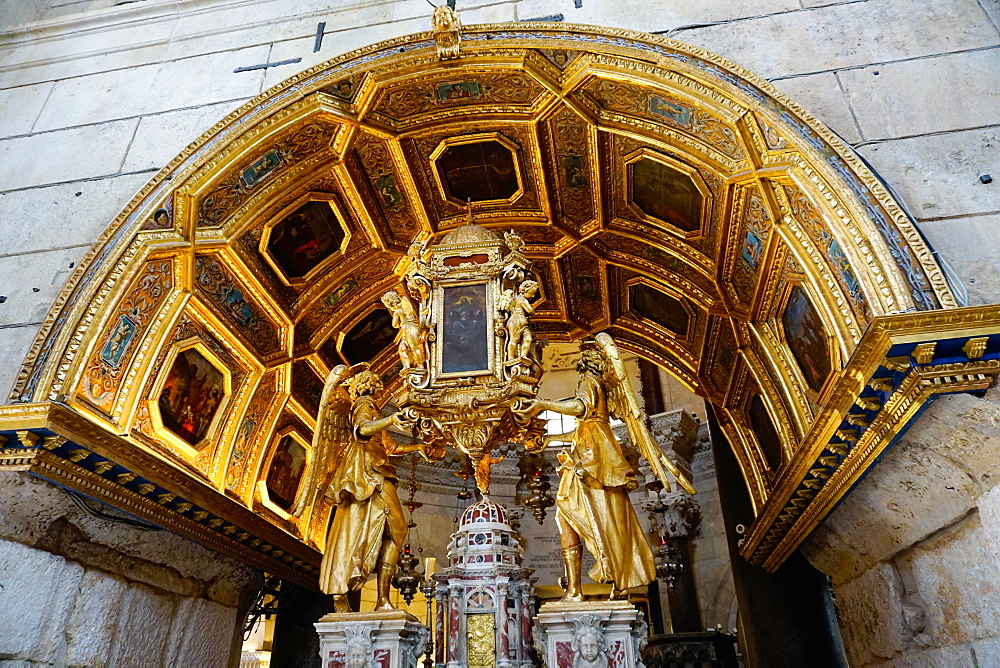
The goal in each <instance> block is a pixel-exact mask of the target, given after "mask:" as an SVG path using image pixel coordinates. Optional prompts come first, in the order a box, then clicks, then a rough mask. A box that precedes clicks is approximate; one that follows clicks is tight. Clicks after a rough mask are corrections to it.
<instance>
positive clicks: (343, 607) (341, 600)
mask: <svg viewBox="0 0 1000 668" xmlns="http://www.w3.org/2000/svg"><path fill="white" fill-rule="evenodd" d="M333 610H334V612H350V611H351V604H350V603H348V602H347V596H334V597H333Z"/></svg>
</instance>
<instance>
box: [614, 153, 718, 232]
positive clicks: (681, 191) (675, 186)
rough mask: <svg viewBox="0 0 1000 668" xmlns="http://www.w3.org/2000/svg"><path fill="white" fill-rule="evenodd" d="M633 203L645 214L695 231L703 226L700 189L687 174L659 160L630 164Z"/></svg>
mask: <svg viewBox="0 0 1000 668" xmlns="http://www.w3.org/2000/svg"><path fill="white" fill-rule="evenodd" d="M630 169H631V171H632V202H633V203H634V204H635V205H636V206H638V207H639V208H640V209H641V210H642V211H643V212H644V213H645V214H646V215H649V216H652V217H654V218H658V219H660V220H662V221H664V222H667V223H670V224H671V225H674V226H675V227H679V228H680V229H682V230H684V231H685V232H694V231H696V230H698V229H699V228H700V227H701V208H702V196H701V191H699V190H698V187H697V186H696V185H695V184H694V181H692V180H691V177H690V176H688V175H687V174H682V173H681V172H679V171H677V170H676V169H672V168H671V167H668V166H667V165H665V164H663V163H662V162H659V161H657V160H652V159H650V158H643V159H642V160H639V161H638V162H636V163H633V164H632V165H630Z"/></svg>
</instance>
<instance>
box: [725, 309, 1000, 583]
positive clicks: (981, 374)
mask: <svg viewBox="0 0 1000 668" xmlns="http://www.w3.org/2000/svg"><path fill="white" fill-rule="evenodd" d="M997 334H1000V313H998V312H997V309H996V307H994V306H981V307H970V308H962V309H948V310H944V311H929V312H915V313H906V314H898V315H889V316H879V317H878V318H876V319H875V321H874V322H873V323H872V325H871V327H870V328H869V329H868V331H867V332H866V333H865V335H864V337H862V339H861V341H860V343H859V344H858V347H857V349H856V350H855V352H854V355H853V356H852V357H851V359H850V360H849V361H848V363H847V365H846V367H845V369H844V372H843V373H842V374H841V377H840V379H839V381H838V382H837V384H836V385H835V387H834V388H833V391H832V393H831V396H830V398H829V400H827V401H826V403H825V405H824V406H823V408H822V409H821V411H820V413H819V415H818V416H817V418H816V420H815V421H814V422H813V425H812V427H811V428H810V430H809V432H808V433H807V434H806V436H805V438H804V439H803V442H802V444H801V446H800V447H799V449H798V450H797V452H796V453H795V455H794V457H793V458H792V460H791V461H790V462H789V463H788V465H787V466H786V467H785V468H784V469H783V471H782V476H781V479H780V481H779V484H778V485H777V486H776V487H775V489H774V490H773V491H772V493H771V496H770V497H769V498H768V500H767V503H766V504H765V505H764V507H763V509H762V510H761V512H760V514H759V516H758V517H757V519H756V521H755V522H754V524H753V526H752V527H751V529H750V532H749V533H748V535H747V539H746V542H745V543H744V545H743V548H742V549H741V553H742V554H743V555H744V556H745V557H746V558H747V559H749V560H750V561H751V562H752V563H754V564H757V565H761V566H763V567H764V568H766V569H767V570H769V571H774V570H775V569H777V568H778V566H780V565H781V563H782V562H783V561H784V560H785V559H786V558H787V557H788V556H789V555H790V554H791V553H792V551H794V550H795V548H797V547H798V545H799V544H800V543H801V542H802V541H803V540H804V539H805V537H806V536H807V535H808V534H809V533H810V532H811V531H812V530H813V529H814V528H815V527H816V525H818V524H819V523H820V522H821V521H822V520H823V519H824V518H825V517H826V515H827V514H829V512H830V511H831V510H832V509H833V507H834V506H835V505H836V503H837V502H838V501H839V500H840V499H841V498H842V497H843V496H844V495H845V494H847V493H848V492H849V491H850V489H851V487H852V486H853V485H854V484H855V483H856V482H857V481H858V480H859V479H860V477H861V476H862V475H863V474H864V473H865V472H866V471H867V470H868V469H869V468H870V467H871V466H872V465H873V464H874V462H875V460H876V459H877V458H878V457H879V455H881V453H882V452H883V451H884V450H885V448H887V447H888V446H889V445H891V443H892V442H893V441H894V439H895V438H896V437H897V436H898V435H899V434H900V433H902V432H903V431H904V430H905V428H906V426H907V425H908V423H909V422H910V421H911V420H912V419H913V418H914V417H915V416H916V415H917V414H918V412H919V411H920V409H921V408H922V407H923V406H924V405H925V404H926V403H927V401H929V400H930V399H932V398H933V397H934V396H936V395H939V394H947V393H954V392H971V391H979V390H984V389H986V388H988V387H989V386H991V385H992V384H993V383H994V382H995V380H996V378H997V377H998V376H1000V346H994V349H993V350H990V349H989V346H987V347H986V348H985V349H984V350H983V354H982V355H980V356H979V357H976V358H971V359H970V358H969V356H968V354H967V351H964V350H963V348H964V347H967V346H968V343H967V342H968V340H969V339H970V338H972V337H983V336H990V335H997ZM923 343H937V345H936V346H935V347H934V348H933V349H931V348H928V349H929V350H932V352H931V354H930V355H928V356H927V357H921V361H918V360H917V359H916V357H915V355H919V351H917V350H916V348H917V346H918V344H923ZM978 347H979V346H977V349H978ZM887 355H888V356H889V357H890V359H887ZM904 361H905V366H904ZM921 362H923V363H921ZM880 369H881V371H880ZM849 413H850V414H851V417H850V418H849V417H848V414H849ZM862 413H864V414H862Z"/></svg>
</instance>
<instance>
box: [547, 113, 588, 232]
mask: <svg viewBox="0 0 1000 668" xmlns="http://www.w3.org/2000/svg"><path fill="white" fill-rule="evenodd" d="M544 136H545V139H546V146H547V151H546V161H547V164H548V174H549V178H550V179H551V180H552V181H553V183H552V186H551V192H552V193H553V195H554V199H555V202H554V210H555V212H556V222H557V223H558V224H559V225H561V226H563V227H565V228H567V229H569V230H572V231H573V232H575V233H576V234H580V232H581V230H582V228H584V227H585V226H586V224H587V223H588V222H590V221H591V220H593V219H594V218H595V217H596V216H597V207H596V206H595V203H596V202H598V201H599V198H600V190H599V187H600V183H599V180H598V179H599V177H598V174H597V172H596V171H595V170H594V167H595V164H596V163H595V159H594V147H593V141H592V139H591V125H590V123H588V122H586V121H585V120H584V119H583V118H581V117H580V115H579V114H577V113H576V112H574V111H573V110H571V109H570V108H569V107H567V106H565V105H562V106H560V107H558V108H557V110H556V112H555V113H553V114H552V115H551V116H549V117H548V118H547V119H546V121H545V124H544Z"/></svg>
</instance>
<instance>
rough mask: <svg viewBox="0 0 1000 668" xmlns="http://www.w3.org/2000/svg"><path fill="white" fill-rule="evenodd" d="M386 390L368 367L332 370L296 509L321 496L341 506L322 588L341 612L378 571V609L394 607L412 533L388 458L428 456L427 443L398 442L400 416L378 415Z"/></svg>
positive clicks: (332, 528) (330, 535) (330, 538)
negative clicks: (393, 591)
mask: <svg viewBox="0 0 1000 668" xmlns="http://www.w3.org/2000/svg"><path fill="white" fill-rule="evenodd" d="M345 388H346V389H347V393H346V394H347V395H348V396H345V392H344V389H345ZM381 389H382V383H381V381H380V380H379V378H378V376H376V375H375V374H374V373H372V372H371V371H369V370H368V368H367V364H359V365H356V366H354V367H351V368H350V369H348V368H347V367H345V366H343V365H341V366H338V367H336V368H335V369H334V370H333V371H331V372H330V376H329V378H328V379H327V382H326V386H325V387H324V388H323V398H322V399H321V401H320V409H319V416H318V419H317V423H316V433H315V435H314V437H313V457H314V461H313V464H312V466H310V468H309V472H308V474H307V476H306V487H305V493H303V494H302V496H301V500H300V501H299V505H298V506H296V508H295V510H294V512H295V513H296V514H299V513H301V512H302V511H303V510H304V509H305V507H306V505H307V504H308V503H309V502H311V501H312V500H313V499H315V498H316V496H317V494H318V493H319V492H322V493H323V494H325V495H326V496H327V497H328V498H330V499H331V500H332V501H333V502H334V503H335V504H336V511H335V515H334V518H333V523H332V524H331V526H330V531H329V533H328V534H327V540H326V548H325V549H324V551H323V561H322V564H321V565H320V577H319V584H320V588H321V589H322V590H323V592H324V593H326V594H331V595H332V596H333V598H334V603H335V605H336V608H337V611H338V612H347V611H348V610H349V607H348V605H347V593H348V592H349V591H352V590H357V589H360V588H361V587H362V586H363V585H364V583H365V580H367V579H368V576H369V575H371V574H372V573H375V574H376V576H377V600H376V603H375V608H376V610H383V609H392V604H391V603H390V602H389V586H390V583H391V580H392V576H393V574H394V573H395V571H396V563H397V562H398V561H399V552H400V549H401V548H402V547H403V543H404V542H405V541H406V533H407V529H406V519H405V517H404V516H403V508H402V506H401V505H400V503H399V496H398V495H397V493H396V482H397V479H396V468H395V467H394V466H393V465H392V464H390V463H389V455H392V454H405V453H407V452H413V451H415V450H420V451H421V452H422V453H424V454H425V455H426V454H427V450H426V447H425V446H423V445H421V444H413V445H400V444H398V443H396V442H395V441H394V440H393V439H392V438H391V437H390V436H389V435H388V434H387V433H386V432H385V430H386V429H388V428H389V427H391V426H393V425H399V424H400V419H399V417H398V414H395V415H390V416H388V417H381V416H380V414H379V410H378V407H377V406H376V404H375V399H374V396H373V395H375V394H376V393H377V392H378V391H380V390H381ZM320 481H322V482H320Z"/></svg>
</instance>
